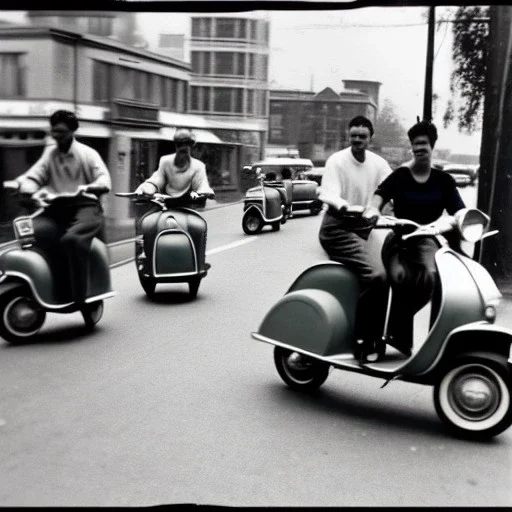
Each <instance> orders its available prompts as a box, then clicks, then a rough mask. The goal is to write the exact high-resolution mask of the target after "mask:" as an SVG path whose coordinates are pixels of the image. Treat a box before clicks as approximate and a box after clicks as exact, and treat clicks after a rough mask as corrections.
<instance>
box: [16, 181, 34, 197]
mask: <svg viewBox="0 0 512 512" xmlns="http://www.w3.org/2000/svg"><path fill="white" fill-rule="evenodd" d="M38 190H39V185H38V184H37V183H36V182H35V181H34V180H30V179H25V180H22V181H21V183H20V185H19V188H18V192H19V193H20V194H22V195H28V196H31V195H33V194H35V193H36V192H37V191H38Z"/></svg>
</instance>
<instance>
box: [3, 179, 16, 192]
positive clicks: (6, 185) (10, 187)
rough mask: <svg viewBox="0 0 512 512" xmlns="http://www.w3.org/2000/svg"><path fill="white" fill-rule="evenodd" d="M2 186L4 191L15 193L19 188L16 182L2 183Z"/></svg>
mask: <svg viewBox="0 0 512 512" xmlns="http://www.w3.org/2000/svg"><path fill="white" fill-rule="evenodd" d="M2 185H3V187H4V189H5V190H10V191H12V192H17V191H18V190H19V188H20V184H19V183H18V182H17V181H16V180H7V181H4V182H3V184H2Z"/></svg>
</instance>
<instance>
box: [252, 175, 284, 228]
mask: <svg viewBox="0 0 512 512" xmlns="http://www.w3.org/2000/svg"><path fill="white" fill-rule="evenodd" d="M256 179H257V180H258V181H259V182H260V183H259V185H257V186H256V187H252V188H250V189H249V190H247V192H246V194H245V199H244V210H243V212H244V214H243V217H242V228H243V230H244V232H245V233H246V234H247V235H256V234H258V233H260V232H261V230H262V229H263V227H264V226H266V225H270V226H272V230H273V231H279V230H280V228H281V224H285V223H286V220H287V218H288V217H289V216H290V215H291V207H290V206H289V204H288V203H289V201H288V200H287V199H285V198H286V197H287V194H289V193H291V191H290V190H288V189H287V188H286V187H285V186H284V185H283V184H282V183H278V182H272V181H266V176H265V174H264V173H262V172H261V171H260V172H257V174H256ZM279 189H281V191H280V190H279Z"/></svg>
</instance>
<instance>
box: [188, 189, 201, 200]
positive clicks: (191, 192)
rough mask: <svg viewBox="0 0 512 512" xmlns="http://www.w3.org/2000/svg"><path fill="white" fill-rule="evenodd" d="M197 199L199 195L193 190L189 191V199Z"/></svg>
mask: <svg viewBox="0 0 512 512" xmlns="http://www.w3.org/2000/svg"><path fill="white" fill-rule="evenodd" d="M198 197H199V194H198V193H197V192H195V191H194V190H191V191H190V199H197V198H198Z"/></svg>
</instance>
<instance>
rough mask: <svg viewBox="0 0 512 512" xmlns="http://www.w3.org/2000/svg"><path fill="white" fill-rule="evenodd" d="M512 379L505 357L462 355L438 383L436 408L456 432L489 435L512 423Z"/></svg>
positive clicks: (478, 436)
mask: <svg viewBox="0 0 512 512" xmlns="http://www.w3.org/2000/svg"><path fill="white" fill-rule="evenodd" d="M511 382H512V375H511V372H510V370H509V369H508V366H507V361H506V360H505V358H503V361H502V362H498V361H496V360H495V359H494V358H492V359H491V358H484V357H476V356H466V357H461V358H459V359H458V360H457V361H456V362H454V363H453V364H452V365H451V366H450V367H448V369H447V370H446V371H445V372H444V374H443V375H442V376H441V378H440V379H439V381H438V382H437V384H436V385H435V386H434V405H435V408H436V412H437V414H438V415H439V417H440V418H441V420H443V422H445V423H446V424H447V425H448V427H449V428H450V429H451V430H452V431H453V432H454V433H455V434H456V435H459V436H461V437H465V438H470V439H473V440H485V439H489V438H491V437H494V436H496V435H498V434H500V433H501V432H503V431H504V430H506V429H507V428H508V427H509V426H510V425H511V424H512V399H511V396H512V384H511Z"/></svg>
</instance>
